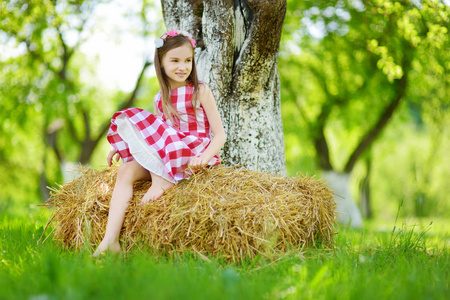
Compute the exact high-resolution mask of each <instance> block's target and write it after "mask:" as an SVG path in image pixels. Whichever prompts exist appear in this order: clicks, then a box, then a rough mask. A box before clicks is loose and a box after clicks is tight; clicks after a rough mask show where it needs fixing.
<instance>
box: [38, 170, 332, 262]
mask: <svg viewBox="0 0 450 300" xmlns="http://www.w3.org/2000/svg"><path fill="white" fill-rule="evenodd" d="M78 172H80V176H79V177H78V178H77V179H74V180H73V181H71V182H69V183H67V184H65V185H62V186H61V185H60V186H58V188H56V189H53V190H52V191H51V197H50V199H49V201H48V202H47V203H46V205H47V206H48V207H51V209H52V210H53V214H52V216H51V218H50V220H49V224H48V226H47V227H49V228H51V227H53V231H52V232H51V233H50V234H53V240H55V241H58V242H60V243H61V244H63V245H64V246H65V247H67V248H70V249H73V250H79V249H81V248H82V247H85V246H89V247H92V248H95V247H96V245H98V244H99V242H100V241H101V239H102V237H103V235H104V233H105V228H106V222H107V217H108V208H109V201H110V199H111V195H112V191H113V188H114V183H115V179H116V173H117V167H115V166H113V167H110V168H107V169H104V170H102V171H97V170H94V169H92V168H89V167H81V166H80V167H79V169H78ZM150 185H151V182H149V181H140V182H137V183H136V184H135V186H134V196H133V198H132V199H131V200H130V205H129V207H128V209H127V211H126V215H125V222H124V224H123V228H122V231H121V244H122V249H124V250H126V251H129V250H131V249H133V248H134V247H137V245H141V246H142V245H143V246H145V247H146V249H148V250H150V251H154V252H155V253H159V254H168V255H173V254H177V253H182V252H185V251H192V252H194V253H197V254H198V255H199V256H201V257H202V256H205V257H206V256H208V255H212V256H220V257H222V258H225V259H227V260H230V261H236V262H237V261H242V260H243V259H245V258H250V259H251V258H254V257H256V256H257V255H261V256H264V257H267V258H275V257H278V256H280V255H282V254H283V253H285V252H286V251H289V250H290V249H300V248H303V247H309V246H314V245H316V244H317V243H318V242H320V244H321V245H324V246H331V245H332V243H333V235H334V226H335V222H336V211H335V207H336V203H335V201H334V197H333V192H332V191H331V190H330V189H328V188H327V186H326V184H325V183H324V182H323V181H320V180H316V179H314V178H312V177H308V176H303V175H299V176H298V177H296V178H291V177H283V176H278V175H273V174H269V173H264V172H258V171H251V170H248V169H245V168H237V167H225V166H218V167H213V168H206V169H204V170H202V171H201V172H199V173H197V174H195V175H193V176H191V177H190V178H189V179H188V180H183V181H181V182H179V183H178V184H177V185H175V186H174V187H173V188H171V189H169V190H168V191H166V193H165V194H164V195H163V196H162V197H161V198H159V199H158V200H156V201H151V202H149V203H148V204H146V205H143V206H141V205H138V204H139V202H140V201H141V199H142V197H143V196H144V194H145V192H146V191H147V190H148V188H149V187H150Z"/></svg>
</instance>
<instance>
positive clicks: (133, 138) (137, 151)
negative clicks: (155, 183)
mask: <svg viewBox="0 0 450 300" xmlns="http://www.w3.org/2000/svg"><path fill="white" fill-rule="evenodd" d="M116 125H117V133H118V134H119V135H120V137H121V138H122V139H123V140H124V141H125V142H126V143H127V144H128V147H129V149H130V153H131V155H133V158H134V159H135V160H136V161H137V162H138V163H139V164H140V165H141V166H142V167H144V168H145V169H147V170H149V171H150V172H152V173H154V174H156V175H158V176H160V177H162V178H164V179H166V180H167V181H170V182H172V183H176V181H175V179H173V178H172V177H171V176H170V175H169V173H167V171H166V169H165V168H164V162H163V160H162V159H161V157H160V156H159V155H158V153H157V152H156V150H155V149H153V148H152V147H150V146H149V145H148V144H147V142H146V141H145V139H144V137H143V136H142V134H141V133H140V132H139V129H138V128H136V126H134V125H133V124H132V123H131V122H130V120H128V118H127V116H125V115H124V114H121V115H119V116H118V117H117V118H116Z"/></svg>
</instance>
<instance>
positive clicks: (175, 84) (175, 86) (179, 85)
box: [169, 81, 189, 90]
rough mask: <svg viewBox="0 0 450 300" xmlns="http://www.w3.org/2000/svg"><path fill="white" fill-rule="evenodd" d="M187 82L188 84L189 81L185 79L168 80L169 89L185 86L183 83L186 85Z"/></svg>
mask: <svg viewBox="0 0 450 300" xmlns="http://www.w3.org/2000/svg"><path fill="white" fill-rule="evenodd" d="M188 84H189V82H187V81H185V82H170V83H169V88H170V89H171V90H175V89H177V88H179V87H182V86H185V85H188Z"/></svg>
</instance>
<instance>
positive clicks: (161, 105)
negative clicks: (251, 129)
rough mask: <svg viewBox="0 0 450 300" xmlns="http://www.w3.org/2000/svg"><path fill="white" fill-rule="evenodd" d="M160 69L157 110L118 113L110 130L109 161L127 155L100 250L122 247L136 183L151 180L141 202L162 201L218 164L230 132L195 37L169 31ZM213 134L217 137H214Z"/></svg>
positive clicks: (161, 42)
mask: <svg viewBox="0 0 450 300" xmlns="http://www.w3.org/2000/svg"><path fill="white" fill-rule="evenodd" d="M155 46H156V51H155V61H154V64H155V69H156V75H157V77H158V81H159V84H160V88H161V91H160V92H158V94H157V95H156V96H155V99H154V111H155V114H151V113H149V112H147V111H145V110H142V109H139V108H130V109H125V110H122V111H119V112H117V113H116V114H115V115H114V116H113V118H112V120H111V127H110V130H109V132H108V141H109V142H110V143H111V145H112V146H113V148H112V149H111V151H110V152H109V154H108V157H107V161H108V165H110V166H111V164H112V161H113V159H114V158H115V160H116V161H118V160H119V156H120V158H122V161H123V164H121V165H120V166H119V169H118V173H117V180H116V185H115V187H114V191H113V194H112V198H111V203H110V208H109V215H108V223H107V226H106V232H105V236H104V238H103V240H102V242H101V243H100V245H99V246H98V248H97V250H96V251H95V253H94V256H95V257H96V256H99V255H100V254H102V253H103V252H105V251H107V250H109V251H111V252H116V253H118V252H120V244H119V234H120V230H121V228H122V224H123V221H124V217H125V211H126V209H127V207H128V204H129V200H130V199H131V197H132V196H133V184H134V182H136V181H138V180H151V181H152V185H151V187H150V188H149V189H148V191H147V192H146V193H145V195H144V197H143V198H142V201H141V202H140V204H145V203H147V202H148V201H151V200H156V199H158V198H159V197H161V196H162V194H164V192H165V191H166V190H167V189H169V188H171V187H172V186H174V185H175V184H176V183H177V182H178V181H180V180H182V179H185V178H188V177H189V176H190V175H191V173H192V172H196V171H198V170H200V169H202V168H204V167H205V166H207V165H217V164H218V163H219V157H218V156H217V154H218V152H219V150H220V149H221V148H222V146H223V144H224V143H225V139H226V135H225V132H224V129H223V126H222V121H221V120H220V115H219V112H218V110H217V106H216V103H215V100H214V97H213V95H212V93H211V91H210V89H209V87H208V86H207V85H206V84H204V83H199V81H198V78H197V71H196V68H195V60H194V47H195V42H194V40H193V39H192V38H191V37H190V36H188V35H187V34H184V33H181V32H179V31H173V30H171V31H169V32H168V33H166V34H164V35H163V36H162V37H161V38H159V39H156V40H155ZM211 133H212V135H213V138H212V137H211Z"/></svg>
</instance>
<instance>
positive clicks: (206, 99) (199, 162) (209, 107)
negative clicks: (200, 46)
mask: <svg viewBox="0 0 450 300" xmlns="http://www.w3.org/2000/svg"><path fill="white" fill-rule="evenodd" d="M198 97H199V100H200V103H201V105H202V106H203V109H204V110H205V113H206V117H207V118H208V122H209V125H210V126H211V132H212V135H213V139H212V140H211V143H209V145H208V147H207V148H206V150H205V151H204V152H203V153H202V154H201V155H200V156H198V157H194V158H192V159H191V161H190V162H189V166H190V167H191V168H192V170H193V171H196V170H200V169H202V168H204V167H206V166H207V165H208V162H209V161H210V160H211V158H213V157H214V155H216V154H217V153H219V150H220V149H222V147H223V145H224V144H225V141H226V139H227V136H226V134H225V130H224V129H223V125H222V120H221V119H220V114H219V111H218V109H217V105H216V101H215V100H214V96H213V94H212V92H211V90H210V89H209V87H208V86H207V85H206V84H201V85H200V88H199V93H198Z"/></svg>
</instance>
